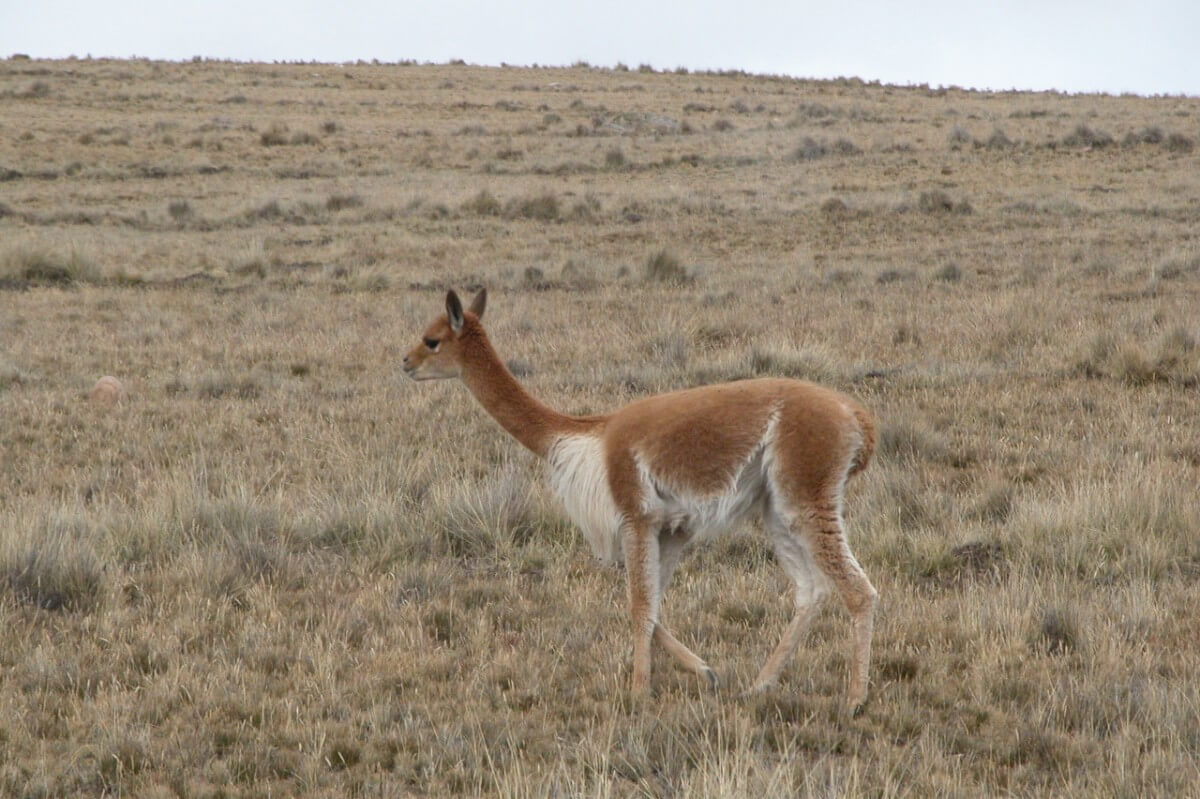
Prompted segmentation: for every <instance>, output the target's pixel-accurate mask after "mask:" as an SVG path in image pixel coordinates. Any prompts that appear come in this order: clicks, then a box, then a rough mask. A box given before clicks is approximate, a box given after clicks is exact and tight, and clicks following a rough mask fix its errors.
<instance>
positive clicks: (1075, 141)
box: [1061, 122, 1113, 149]
mask: <svg viewBox="0 0 1200 799" xmlns="http://www.w3.org/2000/svg"><path fill="white" fill-rule="evenodd" d="M1061 142H1062V144H1063V146H1065V147H1089V148H1095V149H1099V148H1103V147H1108V146H1110V145H1112V143H1113V137H1112V136H1110V135H1109V134H1107V133H1105V132H1104V131H1102V130H1094V129H1092V128H1090V127H1088V126H1087V125H1085V124H1084V123H1082V122H1081V123H1080V124H1078V125H1076V126H1075V130H1073V131H1071V132H1070V133H1068V134H1067V135H1066V136H1063V137H1062V139H1061Z"/></svg>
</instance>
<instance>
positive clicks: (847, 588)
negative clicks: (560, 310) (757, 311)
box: [404, 292, 877, 709]
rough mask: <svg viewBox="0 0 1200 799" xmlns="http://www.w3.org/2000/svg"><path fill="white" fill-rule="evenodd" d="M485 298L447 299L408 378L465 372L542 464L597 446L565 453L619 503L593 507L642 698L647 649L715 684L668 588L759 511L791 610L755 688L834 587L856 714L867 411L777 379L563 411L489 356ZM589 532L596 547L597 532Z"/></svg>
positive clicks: (867, 634) (410, 363)
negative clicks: (854, 547) (555, 454)
mask: <svg viewBox="0 0 1200 799" xmlns="http://www.w3.org/2000/svg"><path fill="white" fill-rule="evenodd" d="M486 299H487V295H486V293H485V292H480V293H479V294H478V295H477V296H476V297H475V299H474V300H473V301H472V303H471V306H470V308H469V309H467V310H465V311H464V310H463V308H462V305H461V303H460V301H459V299H458V297H457V295H456V294H455V293H454V292H450V293H449V294H448V295H447V297H446V313H445V314H444V315H442V316H440V317H438V318H437V319H436V320H434V322H433V323H432V324H431V325H430V326H429V327H428V328H427V329H426V331H425V334H424V336H423V340H422V343H421V344H419V345H418V346H416V347H414V348H413V349H412V350H411V351H410V352H409V353H408V355H407V356H406V357H405V359H404V369H405V371H406V372H407V373H408V374H409V375H410V376H412V377H413V378H415V379H429V378H439V377H460V378H461V379H462V380H463V382H464V383H466V385H467V387H468V388H469V389H470V391H471V392H472V394H473V395H474V396H475V397H476V399H478V400H479V402H480V404H481V405H483V406H484V408H485V409H486V410H487V411H488V412H489V413H490V414H491V415H492V416H493V417H494V418H495V419H496V420H497V422H499V423H500V425H501V426H502V427H503V428H504V429H505V430H506V431H508V432H509V433H510V434H511V435H512V436H513V437H514V438H516V439H517V440H518V441H519V442H521V443H522V444H523V445H524V446H525V447H527V448H528V449H530V450H531V451H532V452H534V453H536V454H537V455H539V456H541V457H547V455H548V454H549V453H551V451H552V450H553V449H554V447H556V446H558V445H559V444H560V443H561V442H564V441H568V442H569V441H576V442H578V441H594V442H595V446H596V451H597V453H599V457H600V458H602V463H600V462H599V461H597V462H589V461H586V460H582V461H581V460H579V458H585V459H586V457H587V452H583V453H582V454H574V455H571V457H574V458H576V466H577V468H594V469H595V474H596V479H597V480H604V481H605V482H606V484H607V489H608V492H607V494H606V495H605V494H603V492H601V494H602V495H601V496H600V499H598V500H596V502H599V503H602V504H603V503H606V502H607V500H608V499H611V506H612V510H613V512H612V513H610V514H608V515H607V516H606V514H605V513H604V512H603V511H604V509H605V507H607V505H606V504H604V505H603V507H599V506H597V507H593V508H592V509H591V510H593V511H594V512H593V513H591V514H590V515H589V516H588V519H589V523H592V524H596V523H597V522H595V519H596V518H599V519H600V520H601V522H600V523H601V524H602V523H603V520H604V519H606V518H612V519H613V525H614V526H617V527H619V530H614V531H612V532H614V533H617V532H619V535H620V536H621V541H622V549H623V552H624V561H625V567H626V572H627V579H628V587H629V605H630V615H631V617H632V621H633V628H634V650H633V674H632V688H633V691H634V693H635V694H645V693H647V692H648V691H649V687H650V647H651V643H652V641H657V642H658V643H659V644H660V645H661V646H662V647H663V648H664V649H665V650H667V652H668V653H670V654H671V655H672V656H673V657H674V658H675V659H676V660H677V661H678V662H679V663H680V664H681V665H682V666H683V667H685V668H687V669H689V670H691V671H694V672H696V673H697V674H701V675H703V676H705V677H707V678H708V679H709V680H710V681H711V682H713V683H714V684H715V682H716V676H715V673H714V672H713V671H712V669H710V668H709V667H708V665H707V664H706V663H705V662H704V660H703V659H701V658H700V657H698V656H697V655H696V654H695V653H693V652H692V651H691V650H689V649H688V648H687V647H686V646H685V645H684V644H682V643H680V642H679V641H678V640H677V639H675V638H674V636H672V635H671V633H670V632H669V631H668V630H667V629H666V628H665V627H664V626H663V625H662V623H661V621H660V620H659V608H660V604H661V598H662V593H663V591H664V590H665V588H666V585H667V583H668V582H669V580H670V577H671V573H672V572H673V571H674V569H675V566H676V565H677V564H678V562H679V558H680V556H681V555H682V552H683V551H684V549H685V548H686V547H687V546H688V545H689V544H691V543H693V542H695V541H696V540H699V539H702V538H705V537H708V536H709V535H715V534H719V533H720V532H721V531H722V530H724V529H727V528H728V527H729V526H731V525H732V524H735V523H736V522H737V521H739V520H740V519H741V518H742V517H743V516H745V515H747V514H748V513H751V512H757V513H761V514H762V515H763V517H764V521H765V524H766V526H767V528H768V534H769V535H770V536H771V538H772V542H773V544H774V546H775V549H776V554H777V556H778V559H779V561H780V562H781V564H782V565H783V566H784V568H785V569H786V570H787V571H788V572H789V575H790V576H791V577H792V578H793V580H794V581H795V582H796V612H795V615H794V617H793V619H792V621H791V622H790V623H789V625H788V627H787V629H786V630H785V632H784V635H783V637H782V640H781V641H780V642H779V644H778V646H777V647H776V648H775V650H774V651H773V652H772V654H771V656H770V657H769V658H768V660H767V662H766V664H765V665H764V666H763V668H762V670H761V671H760V672H759V675H758V677H757V678H756V679H755V682H754V688H755V689H756V690H763V689H766V688H767V687H769V686H770V685H772V684H773V683H774V682H775V681H776V680H777V679H778V676H779V672H780V670H781V669H782V668H783V666H784V665H785V663H786V662H787V660H788V659H789V658H790V657H791V655H792V653H793V652H794V651H795V649H796V647H797V646H798V645H799V643H800V641H801V639H802V638H803V634H804V632H805V631H806V630H807V628H808V626H809V624H810V622H811V619H812V615H813V613H814V612H815V611H816V609H817V607H818V605H819V603H820V601H821V600H822V599H823V598H824V596H825V595H826V594H827V593H828V592H829V590H830V588H832V589H833V590H836V591H837V593H838V594H839V596H840V597H841V598H842V601H843V602H844V603H845V605H846V607H847V609H848V610H849V611H850V615H851V621H852V626H853V657H852V660H851V678H850V687H849V691H848V701H849V704H850V706H851V707H852V708H855V709H857V708H858V707H860V706H861V705H862V703H863V701H864V700H865V698H866V693H867V683H868V669H869V663H870V646H871V636H872V629H873V619H874V612H875V606H876V603H877V594H876V591H875V589H874V588H873V587H872V585H871V583H870V581H869V580H868V579H867V577H866V575H865V574H864V573H863V570H862V567H861V566H859V564H858V562H857V561H856V560H855V558H854V555H853V554H852V553H851V551H850V548H849V546H848V544H847V542H846V537H845V534H844V530H843V525H842V515H841V509H842V508H841V506H842V492H843V489H844V487H845V482H846V480H847V479H848V478H849V477H850V476H851V475H853V474H856V473H858V472H860V471H862V470H863V469H864V468H865V467H866V465H867V463H868V462H869V461H870V458H871V453H872V452H873V450H874V446H875V426H874V423H873V421H872V419H871V416H870V414H869V413H868V412H867V411H866V410H865V409H864V408H863V407H862V406H861V405H859V404H858V403H856V402H855V401H854V400H852V399H850V398H849V397H846V396H845V395H843V394H840V393H838V392H836V391H833V390H831V389H828V388H824V387H822V386H818V385H815V384H812V383H807V382H803V381H798V380H788V379H780V378H764V379H758V380H746V381H738V382H733V383H725V384H720V385H712V386H702V387H698V388H692V389H685V390H682V391H676V392H672V393H668V394H661V395H657V396H653V397H647V398H645V399H641V400H638V401H636V402H633V403H630V404H629V405H627V406H625V407H624V408H621V409H619V410H617V411H614V412H612V413H610V414H606V415H598V416H569V415H566V414H562V413H559V412H557V411H554V410H552V409H551V408H549V407H547V406H545V405H544V404H542V403H541V402H539V401H538V400H537V399H535V398H534V397H532V396H531V395H530V394H529V393H528V392H526V391H525V389H524V388H523V387H522V386H521V385H520V383H518V382H517V380H516V378H514V377H513V376H512V374H511V373H510V372H509V371H508V369H507V368H506V367H505V366H504V364H503V362H502V361H501V360H500V358H499V356H498V355H497V354H496V352H495V350H494V349H493V348H492V346H491V343H490V342H489V341H488V338H487V335H486V333H485V332H484V329H483V326H482V323H481V322H480V317H481V316H482V314H483V310H484V307H485V304H486ZM587 446H593V445H587ZM585 449H586V447H585ZM601 467H602V468H601ZM589 474H590V473H589ZM570 485H571V486H575V484H574V483H570ZM575 490H578V487H577V486H576V487H575ZM576 521H577V522H580V523H581V524H583V522H581V521H580V519H576ZM585 532H588V533H589V538H592V539H593V545H595V540H594V539H595V534H594V531H593V532H589V531H588V530H585ZM602 532H603V531H602Z"/></svg>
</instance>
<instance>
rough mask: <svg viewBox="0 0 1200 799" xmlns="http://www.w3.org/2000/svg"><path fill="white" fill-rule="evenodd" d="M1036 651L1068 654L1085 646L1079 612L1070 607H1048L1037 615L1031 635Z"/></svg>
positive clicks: (1048, 653) (1030, 639) (1031, 641)
mask: <svg viewBox="0 0 1200 799" xmlns="http://www.w3.org/2000/svg"><path fill="white" fill-rule="evenodd" d="M1029 645H1030V648H1032V649H1033V650H1034V651H1035V652H1041V653H1043V654H1047V655H1066V654H1068V653H1070V652H1074V651H1076V650H1078V649H1080V648H1081V647H1082V646H1083V626H1082V624H1081V623H1080V621H1079V616H1078V613H1077V612H1076V611H1075V610H1074V609H1073V608H1070V607H1047V608H1044V609H1042V611H1041V612H1040V613H1038V614H1036V615H1035V617H1034V623H1033V627H1032V630H1031V631H1030V635H1029Z"/></svg>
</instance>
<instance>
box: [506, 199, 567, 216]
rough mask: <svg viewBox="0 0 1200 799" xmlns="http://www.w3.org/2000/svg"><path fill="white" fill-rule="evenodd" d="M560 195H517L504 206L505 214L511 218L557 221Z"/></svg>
mask: <svg viewBox="0 0 1200 799" xmlns="http://www.w3.org/2000/svg"><path fill="white" fill-rule="evenodd" d="M558 213H559V205H558V197H556V196H555V195H553V194H549V193H546V194H539V195H536V196H534V197H516V198H513V199H512V200H509V201H508V204H506V205H505V206H504V215H505V216H506V217H508V218H509V219H533V220H536V221H539V222H557V221H558Z"/></svg>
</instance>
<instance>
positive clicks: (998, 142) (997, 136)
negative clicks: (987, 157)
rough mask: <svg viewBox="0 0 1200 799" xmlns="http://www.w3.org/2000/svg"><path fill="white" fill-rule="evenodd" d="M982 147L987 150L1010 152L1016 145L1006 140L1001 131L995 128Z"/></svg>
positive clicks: (1008, 139)
mask: <svg viewBox="0 0 1200 799" xmlns="http://www.w3.org/2000/svg"><path fill="white" fill-rule="evenodd" d="M983 146H984V147H986V148H987V149H989V150H1011V149H1012V148H1013V147H1016V146H1017V143H1016V142H1015V141H1013V140H1012V139H1010V138H1008V136H1007V135H1006V134H1005V133H1004V131H1003V130H1001V129H1000V128H996V129H995V130H993V131H992V135H991V136H988V137H987V140H986V141H984V142H983Z"/></svg>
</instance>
